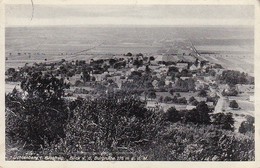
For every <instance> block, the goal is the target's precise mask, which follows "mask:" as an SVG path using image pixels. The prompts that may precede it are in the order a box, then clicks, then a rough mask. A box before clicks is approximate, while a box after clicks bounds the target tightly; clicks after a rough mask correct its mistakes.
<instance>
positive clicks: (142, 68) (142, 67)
mask: <svg viewBox="0 0 260 168" xmlns="http://www.w3.org/2000/svg"><path fill="white" fill-rule="evenodd" d="M145 69H146V67H145V66H141V67H139V68H138V69H137V70H138V71H145Z"/></svg>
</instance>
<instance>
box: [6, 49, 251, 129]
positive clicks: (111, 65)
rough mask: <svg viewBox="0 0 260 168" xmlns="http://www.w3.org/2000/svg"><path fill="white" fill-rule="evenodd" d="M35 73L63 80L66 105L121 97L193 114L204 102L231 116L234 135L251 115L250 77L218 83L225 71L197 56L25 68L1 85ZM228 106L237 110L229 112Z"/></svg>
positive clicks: (137, 56) (118, 58) (143, 57)
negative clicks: (232, 104) (118, 95)
mask: <svg viewBox="0 0 260 168" xmlns="http://www.w3.org/2000/svg"><path fill="white" fill-rule="evenodd" d="M36 71H41V72H42V73H43V74H45V75H47V76H49V77H51V76H55V77H56V78H58V79H62V80H64V82H65V83H66V84H67V85H68V86H69V87H68V88H66V89H65V93H64V96H65V97H66V98H67V99H74V100H75V99H77V98H78V97H82V98H89V99H94V98H97V97H100V96H102V95H104V94H116V93H120V91H124V92H127V93H129V94H131V95H136V96H137V97H139V99H140V100H142V101H144V102H146V107H147V109H151V110H155V111H164V112H166V111H167V110H168V109H169V108H171V107H174V108H176V110H178V111H182V110H192V109H195V108H196V106H197V105H198V103H199V102H205V103H206V105H207V106H208V108H209V110H210V112H211V113H220V112H221V113H228V112H232V113H233V114H234V116H233V117H234V119H235V124H234V125H235V128H236V129H238V127H239V126H240V124H241V122H242V121H244V120H245V116H246V115H251V116H253V114H254V113H253V111H254V103H253V101H254V100H253V99H254V96H253V95H254V83H253V77H250V76H248V75H247V74H245V73H240V72H236V73H239V74H241V78H242V79H241V80H240V81H238V82H233V83H228V82H225V81H223V79H221V78H223V74H224V73H225V72H227V70H225V69H223V67H222V66H221V65H220V64H216V63H211V62H209V61H207V60H206V59H205V58H203V56H201V55H198V54H196V53H195V54H194V53H182V54H178V55H150V56H149V55H143V54H142V53H139V54H135V55H134V54H132V53H130V52H129V53H127V54H124V55H114V56H113V57H112V58H111V57H110V58H100V59H99V57H96V59H90V60H89V61H86V60H76V61H74V60H72V61H66V60H65V59H62V60H61V61H59V62H52V63H47V62H43V63H34V64H33V65H32V66H29V65H27V64H25V66H24V67H20V68H18V69H14V68H9V69H8V70H7V71H6V82H7V83H12V82H19V81H22V79H26V77H27V76H28V74H29V75H30V73H32V72H36ZM229 72H231V73H233V71H229ZM237 77H238V76H237ZM18 89H19V87H18ZM232 101H235V102H236V104H237V105H235V106H233V107H232V106H231V105H230V102H232Z"/></svg>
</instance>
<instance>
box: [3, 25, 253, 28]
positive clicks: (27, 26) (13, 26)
mask: <svg viewBox="0 0 260 168" xmlns="http://www.w3.org/2000/svg"><path fill="white" fill-rule="evenodd" d="M25 27H26V28H34V27H148V28H149V27H244V28H254V25H128V24H124V25H114V24H108V25H102V24H96V25H5V28H25Z"/></svg>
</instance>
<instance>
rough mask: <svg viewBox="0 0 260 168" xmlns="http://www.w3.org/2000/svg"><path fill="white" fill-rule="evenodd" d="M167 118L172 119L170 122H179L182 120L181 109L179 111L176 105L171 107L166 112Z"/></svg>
mask: <svg viewBox="0 0 260 168" xmlns="http://www.w3.org/2000/svg"><path fill="white" fill-rule="evenodd" d="M165 119H166V121H170V122H178V121H180V120H181V115H180V114H179V111H177V110H176V108H175V107H170V108H169V109H168V110H167V111H166V113H165Z"/></svg>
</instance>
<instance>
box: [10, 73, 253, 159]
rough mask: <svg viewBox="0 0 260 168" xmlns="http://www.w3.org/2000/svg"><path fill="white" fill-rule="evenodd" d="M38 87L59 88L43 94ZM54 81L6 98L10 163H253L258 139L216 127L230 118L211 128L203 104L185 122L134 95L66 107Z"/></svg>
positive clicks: (14, 92)
mask: <svg viewBox="0 0 260 168" xmlns="http://www.w3.org/2000/svg"><path fill="white" fill-rule="evenodd" d="M44 78H45V77H44V76H43V79H44ZM35 80H37V81H38V82H39V81H42V84H43V85H44V84H46V82H47V85H46V86H50V85H48V82H50V83H52V84H53V85H52V86H53V87H50V89H49V90H48V91H44V87H43V90H40V91H41V92H39V89H38V87H39V86H41V85H32V84H33V83H34V82H35ZM53 81H56V80H47V81H46V80H38V78H35V79H32V81H27V83H26V82H25V83H24V84H25V85H24V86H30V92H28V93H29V94H28V95H25V94H22V93H20V92H18V91H16V90H14V91H13V92H12V93H10V94H8V95H6V150H7V151H6V159H7V160H173V161H187V160H194V161H196V160H199V161H202V160H214V161H231V160H232V161H235V160H254V137H253V134H252V133H247V134H240V133H234V132H231V131H227V130H224V129H230V127H226V125H225V123H223V122H220V123H219V122H216V119H217V118H220V119H221V120H223V119H225V120H223V121H226V119H228V118H227V117H226V116H221V115H219V116H216V117H215V120H214V122H213V124H211V123H210V118H209V116H208V109H207V106H205V104H204V103H201V104H198V106H197V108H196V110H195V111H193V112H192V113H188V112H185V113H187V114H185V116H184V117H183V116H178V115H175V114H177V113H176V111H175V110H174V109H172V112H170V111H169V112H168V113H166V115H163V112H155V111H150V110H147V109H146V108H145V103H144V102H142V101H140V100H138V99H137V98H136V97H133V96H129V95H125V96H124V95H120V96H118V95H106V96H105V97H100V98H98V99H95V100H85V99H77V100H75V101H69V102H68V101H65V99H64V98H63V97H62V94H58V95H57V94H52V90H55V89H57V87H59V86H61V87H60V89H58V90H60V91H61V93H62V92H63V88H62V84H60V83H59V82H54V83H53ZM40 84H41V83H40ZM32 86H33V87H32ZM25 88H26V87H25ZM24 90H26V89H24ZM46 93H47V94H46ZM178 113H179V112H178ZM194 115H195V116H197V118H195V119H196V120H195V121H193V120H194ZM174 117H179V118H178V119H177V120H175V119H174ZM181 118H183V119H181ZM229 118H230V117H229ZM169 119H170V120H169ZM180 119H181V120H180ZM231 119H232V117H231ZM171 120H172V121H171ZM173 121H174V122H176V123H172V122H173ZM181 122H183V123H181Z"/></svg>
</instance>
